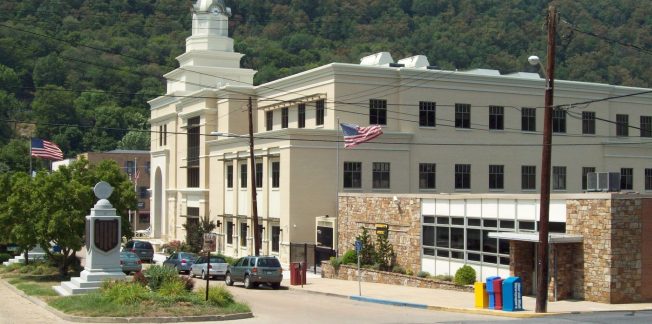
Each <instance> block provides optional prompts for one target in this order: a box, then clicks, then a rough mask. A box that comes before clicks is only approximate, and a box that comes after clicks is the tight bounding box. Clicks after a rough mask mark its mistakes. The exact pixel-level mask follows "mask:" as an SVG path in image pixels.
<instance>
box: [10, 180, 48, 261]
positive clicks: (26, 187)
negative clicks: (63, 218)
mask: <svg viewBox="0 0 652 324" xmlns="http://www.w3.org/2000/svg"><path fill="white" fill-rule="evenodd" d="M10 192H11V194H10V195H8V197H6V198H7V200H6V208H4V212H0V214H3V215H0V218H3V219H4V220H3V221H2V222H1V223H3V225H8V226H7V227H5V229H6V230H8V232H9V239H10V240H11V241H12V242H13V243H16V245H17V246H18V248H19V250H20V251H21V252H23V253H24V254H25V264H27V263H29V254H28V251H29V250H31V249H33V248H34V247H36V245H37V244H38V235H37V233H36V232H35V231H34V223H35V222H36V220H37V219H38V214H37V212H36V211H37V208H38V204H35V203H34V201H38V200H37V199H36V190H35V186H34V184H33V183H32V179H31V178H30V176H29V175H28V174H27V173H25V172H16V173H14V174H13V176H12V177H11V191H10ZM42 246H43V247H46V248H47V247H48V246H49V245H42Z"/></svg>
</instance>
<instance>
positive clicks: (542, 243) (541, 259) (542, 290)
mask: <svg viewBox="0 0 652 324" xmlns="http://www.w3.org/2000/svg"><path fill="white" fill-rule="evenodd" d="M556 27H557V10H556V9H555V7H554V6H553V5H551V6H550V7H548V57H547V60H548V62H547V65H548V66H547V69H546V70H547V72H546V94H545V111H544V116H543V147H542V153H541V198H540V209H539V250H538V252H539V253H538V260H537V302H536V312H537V313H546V312H547V302H548V220H549V212H550V164H551V163H550V161H551V156H552V104H553V100H552V99H553V89H554V80H555V35H556Z"/></svg>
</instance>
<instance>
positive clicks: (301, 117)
mask: <svg viewBox="0 0 652 324" xmlns="http://www.w3.org/2000/svg"><path fill="white" fill-rule="evenodd" d="M297 111H298V116H297V120H298V121H299V128H305V127H306V104H299V108H298V109H297Z"/></svg>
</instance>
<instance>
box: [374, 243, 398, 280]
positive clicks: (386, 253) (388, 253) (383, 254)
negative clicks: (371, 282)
mask: <svg viewBox="0 0 652 324" xmlns="http://www.w3.org/2000/svg"><path fill="white" fill-rule="evenodd" d="M395 256H396V254H395V253H394V247H393V246H392V244H391V243H389V240H388V239H387V236H385V235H378V236H376V263H377V264H379V265H380V269H381V270H384V271H391V270H392V267H393V266H394V258H395Z"/></svg>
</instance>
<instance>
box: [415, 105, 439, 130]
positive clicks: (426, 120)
mask: <svg viewBox="0 0 652 324" xmlns="http://www.w3.org/2000/svg"><path fill="white" fill-rule="evenodd" d="M436 108H437V103H435V102H431V101H419V126H422V127H435V125H436V111H435V109H436Z"/></svg>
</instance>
